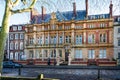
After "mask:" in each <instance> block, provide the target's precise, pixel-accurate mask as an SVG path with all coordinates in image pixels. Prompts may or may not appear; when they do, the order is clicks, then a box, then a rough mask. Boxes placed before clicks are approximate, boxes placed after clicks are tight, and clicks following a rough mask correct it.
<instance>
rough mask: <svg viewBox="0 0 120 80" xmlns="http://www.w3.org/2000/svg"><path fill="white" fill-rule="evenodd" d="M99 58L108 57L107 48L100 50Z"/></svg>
mask: <svg viewBox="0 0 120 80" xmlns="http://www.w3.org/2000/svg"><path fill="white" fill-rule="evenodd" d="M99 58H106V49H101V50H100V51H99Z"/></svg>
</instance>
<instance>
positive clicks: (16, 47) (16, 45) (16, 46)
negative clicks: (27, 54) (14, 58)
mask: <svg viewBox="0 0 120 80" xmlns="http://www.w3.org/2000/svg"><path fill="white" fill-rule="evenodd" d="M15 49H16V50H17V49H18V42H15Z"/></svg>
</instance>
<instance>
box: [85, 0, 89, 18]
mask: <svg viewBox="0 0 120 80" xmlns="http://www.w3.org/2000/svg"><path fill="white" fill-rule="evenodd" d="M85 4H86V16H85V17H86V19H87V18H88V0H85Z"/></svg>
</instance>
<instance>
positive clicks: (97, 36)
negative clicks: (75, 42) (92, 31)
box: [96, 31, 99, 43]
mask: <svg viewBox="0 0 120 80" xmlns="http://www.w3.org/2000/svg"><path fill="white" fill-rule="evenodd" d="M96 43H99V32H98V31H97V32H96Z"/></svg>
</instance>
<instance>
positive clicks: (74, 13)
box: [73, 2, 77, 17]
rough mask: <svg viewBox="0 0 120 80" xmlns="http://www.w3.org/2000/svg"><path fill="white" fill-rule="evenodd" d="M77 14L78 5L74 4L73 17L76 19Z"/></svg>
mask: <svg viewBox="0 0 120 80" xmlns="http://www.w3.org/2000/svg"><path fill="white" fill-rule="evenodd" d="M76 15H77V13H76V3H75V2H74V3H73V17H76Z"/></svg>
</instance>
